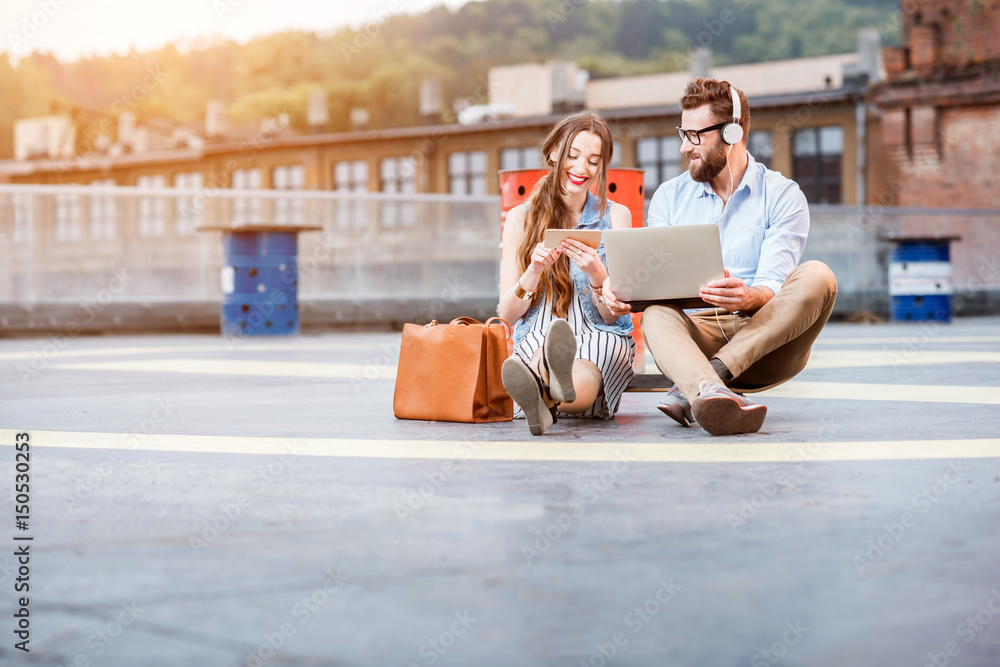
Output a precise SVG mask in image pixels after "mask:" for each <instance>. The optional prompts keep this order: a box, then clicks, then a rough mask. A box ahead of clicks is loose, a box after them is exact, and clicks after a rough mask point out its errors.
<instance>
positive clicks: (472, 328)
mask: <svg viewBox="0 0 1000 667" xmlns="http://www.w3.org/2000/svg"><path fill="white" fill-rule="evenodd" d="M510 335H511V328H510V325H509V324H507V322H505V321H504V320H502V319H500V318H499V317H491V318H490V319H488V320H486V323H485V324H484V323H481V322H479V321H478V320H474V319H472V318H471V317H459V318H456V319H454V320H452V321H451V324H438V322H437V320H434V321H433V322H431V323H430V324H425V325H420V324H405V325H403V341H402V343H401V345H400V348H399V365H398V367H397V369H396V391H395V395H394V396H393V399H392V411H393V414H395V415H396V417H398V418H399V419H427V420H433V421H446V422H468V423H483V422H499V421H510V420H511V419H513V418H514V401H513V400H511V398H510V396H509V395H508V394H507V392H506V390H504V388H503V380H501V378H500V369H501V367H502V366H503V362H504V361H505V360H506V359H507V357H508V355H509V352H508V350H507V339H508V338H510Z"/></svg>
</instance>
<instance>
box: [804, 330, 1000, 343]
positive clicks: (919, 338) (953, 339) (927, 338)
mask: <svg viewBox="0 0 1000 667" xmlns="http://www.w3.org/2000/svg"><path fill="white" fill-rule="evenodd" d="M908 343H909V344H912V345H925V344H928V345H929V344H931V343H934V344H938V343H1000V336H935V335H934V333H933V331H931V332H927V331H914V332H913V333H912V334H910V335H909V336H886V337H884V338H874V337H872V338H837V337H835V336H829V337H826V336H820V337H819V339H818V340H817V341H816V344H817V345H820V344H822V345H905V344H908Z"/></svg>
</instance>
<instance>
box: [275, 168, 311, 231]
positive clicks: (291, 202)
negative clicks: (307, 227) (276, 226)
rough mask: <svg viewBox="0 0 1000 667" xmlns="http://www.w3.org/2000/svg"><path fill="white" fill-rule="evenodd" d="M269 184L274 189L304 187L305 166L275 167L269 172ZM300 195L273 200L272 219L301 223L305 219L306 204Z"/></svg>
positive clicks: (298, 189)
mask: <svg viewBox="0 0 1000 667" xmlns="http://www.w3.org/2000/svg"><path fill="white" fill-rule="evenodd" d="M271 184H272V187H273V188H274V189H275V190H296V191H301V190H305V189H306V168H305V167H303V166H302V165H301V164H293V165H285V166H282V167H275V168H274V171H272V172H271ZM305 204H306V203H305V200H303V199H302V197H295V198H294V199H291V198H289V199H275V200H274V219H275V220H276V221H277V222H279V223H293V224H298V225H301V224H303V223H304V222H305V221H306V206H305Z"/></svg>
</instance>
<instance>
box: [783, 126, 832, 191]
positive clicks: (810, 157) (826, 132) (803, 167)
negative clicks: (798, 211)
mask: <svg viewBox="0 0 1000 667" xmlns="http://www.w3.org/2000/svg"><path fill="white" fill-rule="evenodd" d="M793 146H794V147H793V160H792V172H793V177H792V178H793V179H794V180H795V182H797V183H798V184H799V187H800V188H802V192H803V193H804V194H805V196H806V200H807V201H809V202H810V203H812V204H839V203H841V201H842V192H841V165H842V163H843V157H844V128H842V127H840V126H837V125H834V126H829V127H808V128H805V129H802V130H797V131H796V132H795V137H794V142H793Z"/></svg>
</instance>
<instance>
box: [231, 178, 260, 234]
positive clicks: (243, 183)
mask: <svg viewBox="0 0 1000 667" xmlns="http://www.w3.org/2000/svg"><path fill="white" fill-rule="evenodd" d="M261 185H262V180H261V176H260V169H237V170H236V171H234V172H233V178H232V188H233V189H234V190H259V189H260V188H261ZM260 218H261V215H260V199H259V198H257V197H253V198H245V197H240V198H236V199H233V215H232V221H233V222H242V223H247V222H262V221H261V219H260Z"/></svg>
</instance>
